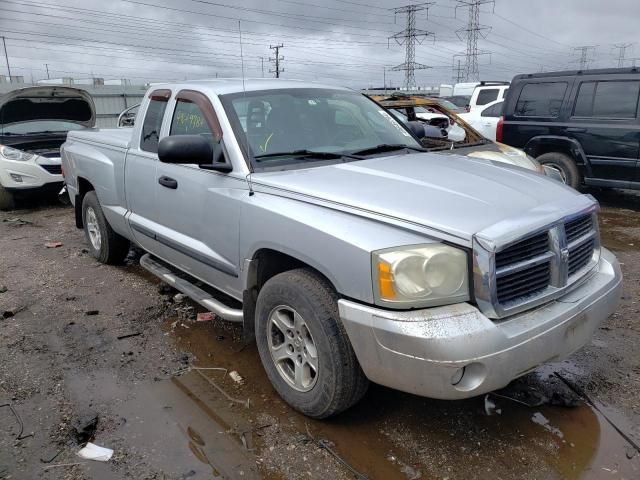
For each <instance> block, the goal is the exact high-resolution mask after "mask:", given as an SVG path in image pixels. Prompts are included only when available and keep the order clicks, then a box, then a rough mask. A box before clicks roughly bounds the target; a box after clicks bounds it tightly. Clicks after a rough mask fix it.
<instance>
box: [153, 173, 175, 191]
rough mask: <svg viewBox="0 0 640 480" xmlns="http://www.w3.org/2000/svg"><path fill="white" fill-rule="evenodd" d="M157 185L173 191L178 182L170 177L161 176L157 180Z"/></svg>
mask: <svg viewBox="0 0 640 480" xmlns="http://www.w3.org/2000/svg"><path fill="white" fill-rule="evenodd" d="M158 183H159V184H160V185H162V186H163V187H167V188H171V189H173V190H175V189H176V188H178V182H177V180H174V179H173V178H171V177H165V176H162V177H160V178H159V179H158Z"/></svg>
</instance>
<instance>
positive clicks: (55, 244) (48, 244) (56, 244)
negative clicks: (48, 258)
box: [44, 242, 62, 248]
mask: <svg viewBox="0 0 640 480" xmlns="http://www.w3.org/2000/svg"><path fill="white" fill-rule="evenodd" d="M44 246H45V247H47V248H58V247H61V246H62V242H46V243H45V244H44Z"/></svg>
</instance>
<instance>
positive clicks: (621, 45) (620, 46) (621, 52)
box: [613, 43, 633, 68]
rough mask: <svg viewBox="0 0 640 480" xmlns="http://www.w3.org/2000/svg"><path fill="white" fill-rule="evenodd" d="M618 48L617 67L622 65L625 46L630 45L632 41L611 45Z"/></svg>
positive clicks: (625, 51)
mask: <svg viewBox="0 0 640 480" xmlns="http://www.w3.org/2000/svg"><path fill="white" fill-rule="evenodd" d="M613 46H614V48H617V49H618V68H622V67H624V58H625V54H626V53H627V48H629V47H632V46H633V43H616V44H614V45H613Z"/></svg>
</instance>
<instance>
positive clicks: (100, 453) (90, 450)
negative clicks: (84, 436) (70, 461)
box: [77, 442, 113, 462]
mask: <svg viewBox="0 0 640 480" xmlns="http://www.w3.org/2000/svg"><path fill="white" fill-rule="evenodd" d="M77 455H78V456H79V457H80V458H86V459H87V460H97V461H98V462H108V461H109V460H110V459H111V456H112V455H113V450H111V449H110V448H104V447H100V446H98V445H95V444H93V443H91V442H89V443H87V445H86V446H85V447H84V448H83V449H81V450H80V451H79V452H78V453H77Z"/></svg>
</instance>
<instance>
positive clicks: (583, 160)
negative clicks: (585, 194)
mask: <svg viewBox="0 0 640 480" xmlns="http://www.w3.org/2000/svg"><path fill="white" fill-rule="evenodd" d="M523 150H524V151H525V152H526V153H527V154H528V155H531V156H532V157H533V158H538V157H539V156H541V155H544V154H545V153H551V152H558V153H564V154H566V155H569V156H570V157H571V158H573V160H574V161H575V162H576V165H578V167H579V168H581V169H584V170H585V172H586V173H588V172H589V171H590V166H589V161H588V159H587V156H586V154H585V153H584V150H583V148H582V145H580V142H578V141H577V140H576V139H574V138H569V137H562V136H555V135H545V136H538V137H533V138H532V139H531V140H529V141H528V142H527V144H526V145H525V146H524V148H523Z"/></svg>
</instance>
